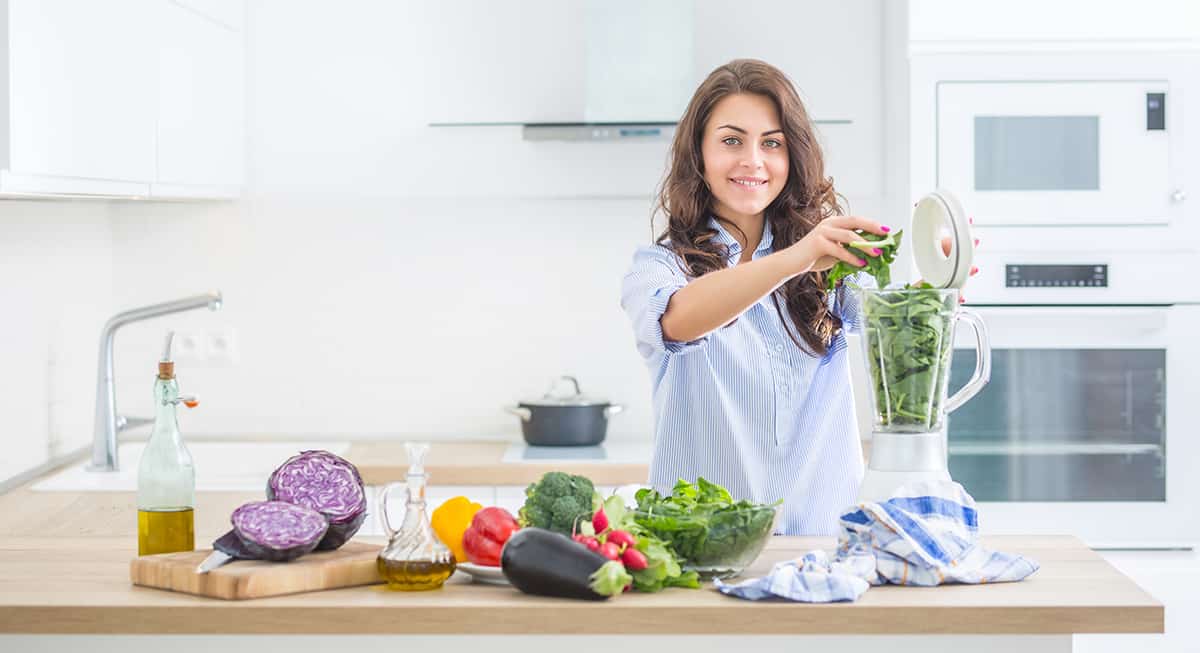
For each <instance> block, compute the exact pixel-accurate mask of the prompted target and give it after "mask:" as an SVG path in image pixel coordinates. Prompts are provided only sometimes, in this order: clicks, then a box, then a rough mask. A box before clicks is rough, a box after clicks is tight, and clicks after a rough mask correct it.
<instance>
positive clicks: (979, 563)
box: [715, 481, 1038, 603]
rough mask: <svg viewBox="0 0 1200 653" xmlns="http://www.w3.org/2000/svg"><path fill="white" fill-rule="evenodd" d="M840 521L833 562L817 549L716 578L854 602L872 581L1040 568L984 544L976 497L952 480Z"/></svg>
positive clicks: (744, 593) (942, 579)
mask: <svg viewBox="0 0 1200 653" xmlns="http://www.w3.org/2000/svg"><path fill="white" fill-rule="evenodd" d="M840 522H841V525H842V533H841V535H840V536H839V537H838V550H837V555H836V557H835V558H834V559H833V560H832V561H831V560H829V557H828V556H827V555H826V553H825V552H824V551H821V550H815V551H811V552H809V553H807V554H805V555H804V556H803V557H802V558H800V559H798V560H788V561H786V562H781V563H779V564H777V565H775V567H774V568H773V569H772V570H771V572H770V573H769V574H767V575H766V576H764V577H762V578H752V579H750V580H746V581H743V582H740V583H725V582H722V581H720V580H717V581H715V584H716V587H717V589H718V590H720V591H721V592H722V593H723V594H728V595H730V596H736V597H739V598H743V599H763V598H770V597H779V598H784V599H791V600H793V601H804V602H806V603H829V602H832V601H854V600H856V599H858V597H859V596H862V593H863V592H865V591H867V588H868V587H870V586H871V585H883V584H885V583H894V584H896V585H921V586H932V585H941V584H942V583H976V584H978V583H1002V582H1010V581H1018V580H1021V579H1023V578H1025V577H1027V576H1029V575H1030V574H1032V573H1033V572H1035V571H1037V570H1038V563H1037V562H1035V561H1033V560H1030V559H1029V558H1026V557H1024V556H1020V555H1015V554H1009V553H999V552H996V551H990V550H988V549H986V548H984V547H983V546H981V545H979V544H978V542H977V540H978V537H979V520H978V513H977V512H976V510H975V500H974V499H972V498H971V495H969V494H967V492H966V490H964V489H963V487H962V486H961V485H959V484H958V483H955V482H953V481H920V482H914V483H909V484H906V485H904V486H903V487H901V488H899V489H898V490H896V492H895V493H894V494H892V497H891V498H890V499H888V500H887V501H884V502H882V503H875V502H868V503H860V504H858V505H857V506H854V507H853V508H850V509H849V510H847V511H846V512H844V513H842V516H841V519H840Z"/></svg>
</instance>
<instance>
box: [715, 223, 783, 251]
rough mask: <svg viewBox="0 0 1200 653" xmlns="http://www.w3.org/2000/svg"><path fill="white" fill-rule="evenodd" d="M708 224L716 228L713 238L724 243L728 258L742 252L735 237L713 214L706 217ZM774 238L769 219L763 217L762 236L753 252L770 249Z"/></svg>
mask: <svg viewBox="0 0 1200 653" xmlns="http://www.w3.org/2000/svg"><path fill="white" fill-rule="evenodd" d="M708 226H709V227H711V228H713V229H716V230H717V235H716V236H713V240H714V241H716V242H718V243H721V244H723V245H725V246H726V247H728V248H729V256H730V258H736V257H738V256H740V255H741V253H742V246H741V244H740V243H738V241H737V238H734V237H733V234H731V233H729V231H728V230H726V229H725V225H723V224H721V222H720V221H719V220H717V219H716V218H715V217H713V216H709V218H708ZM772 240H774V233H773V232H772V231H771V221H770V220H767V219H766V218H763V230H762V236H761V237H760V238H759V239H758V247H756V248H755V249H754V253H755V254H758V253H759V252H764V251H769V250H770V249H771V241H772Z"/></svg>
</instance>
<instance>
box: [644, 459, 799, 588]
mask: <svg viewBox="0 0 1200 653" xmlns="http://www.w3.org/2000/svg"><path fill="white" fill-rule="evenodd" d="M636 498H637V511H636V513H635V514H634V521H635V522H636V523H637V524H638V526H640V527H641V528H643V529H645V530H646V531H648V532H650V533H653V534H654V535H655V536H657V537H659V538H661V539H662V540H664V541H665V542H666V543H667V544H669V545H670V547H671V548H672V549H674V551H675V552H676V553H677V554H679V555H680V557H682V558H683V559H684V561H685V562H686V563H688V564H691V565H695V566H699V567H707V566H714V565H723V564H734V563H735V562H736V561H739V560H740V559H741V558H742V557H745V556H748V555H757V553H758V550H759V549H760V547H761V545H762V543H763V541H764V539H765V538H766V537H768V536H770V534H771V529H772V527H773V526H774V523H775V508H776V506H778V505H779V504H781V503H783V500H782V499H780V500H779V501H776V502H775V503H773V504H756V503H753V502H750V501H746V500H742V501H734V500H733V497H732V496H731V495H730V494H729V491H728V490H726V489H725V488H723V487H721V486H720V485H717V484H716V483H711V482H709V481H708V480H706V479H704V478H698V479H696V483H695V484H694V485H693V484H692V483H688V482H687V481H685V480H683V479H679V481H678V482H676V483H675V487H674V488H673V489H672V491H671V494H670V495H669V496H662V495H660V494H659V493H658V492H657V491H655V490H653V489H650V488H645V489H641V490H638V492H637V495H636ZM744 562H745V563H748V562H750V561H749V560H746V561H744Z"/></svg>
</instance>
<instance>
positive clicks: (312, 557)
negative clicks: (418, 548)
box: [129, 542, 383, 599]
mask: <svg viewBox="0 0 1200 653" xmlns="http://www.w3.org/2000/svg"><path fill="white" fill-rule="evenodd" d="M382 548H383V547H381V546H378V545H375V544H365V543H362V542H347V543H345V544H343V545H342V547H341V548H339V549H337V550H336V551H321V552H317V553H309V554H308V555H304V556H301V557H299V558H297V559H295V560H292V561H290V562H263V561H261V560H234V561H232V562H228V563H226V564H224V565H222V566H220V567H218V568H216V569H214V570H212V571H210V572H208V573H207V574H197V573H196V566H197V565H199V564H200V563H201V562H203V561H204V559H205V558H207V557H208V554H210V553H212V549H198V550H196V551H185V552H181V553H161V554H158V555H151V556H141V557H139V558H134V559H133V561H132V562H130V563H129V579H130V580H131V581H133V584H134V585H143V586H145V587H157V588H159V589H164V590H171V591H174V592H186V593H188V594H198V595H200V596H210V597H213V598H217V599H257V598H262V597H264V596H279V595H280V594H295V593H297V592H312V591H315V590H327V589H334V588H338V587H354V586H356V585H371V584H374V583H382V582H383V578H382V577H380V576H379V571H378V570H377V569H376V568H375V557H376V556H377V555H378V554H379V550H380V549H382Z"/></svg>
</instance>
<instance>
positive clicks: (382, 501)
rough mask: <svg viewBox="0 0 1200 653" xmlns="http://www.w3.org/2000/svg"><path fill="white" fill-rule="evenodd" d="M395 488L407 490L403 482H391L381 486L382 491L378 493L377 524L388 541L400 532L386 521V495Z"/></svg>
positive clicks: (406, 485)
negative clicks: (380, 526) (380, 525)
mask: <svg viewBox="0 0 1200 653" xmlns="http://www.w3.org/2000/svg"><path fill="white" fill-rule="evenodd" d="M397 486H401V487H405V488H407V487H408V484H407V483H405V482H404V481H393V482H391V483H388V484H387V485H385V486H383V489H382V490H380V491H379V523H380V524H382V525H383V532H385V533H387V536H388V539H389V540H390V539H392V538H393V537H396V533H399V532H400V531H398V530H396V529H394V528H392V524H391V523H390V522H389V521H388V510H387V499H388V495H389V494H391V493H392V490H393V489H395V488H396V487H397Z"/></svg>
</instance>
